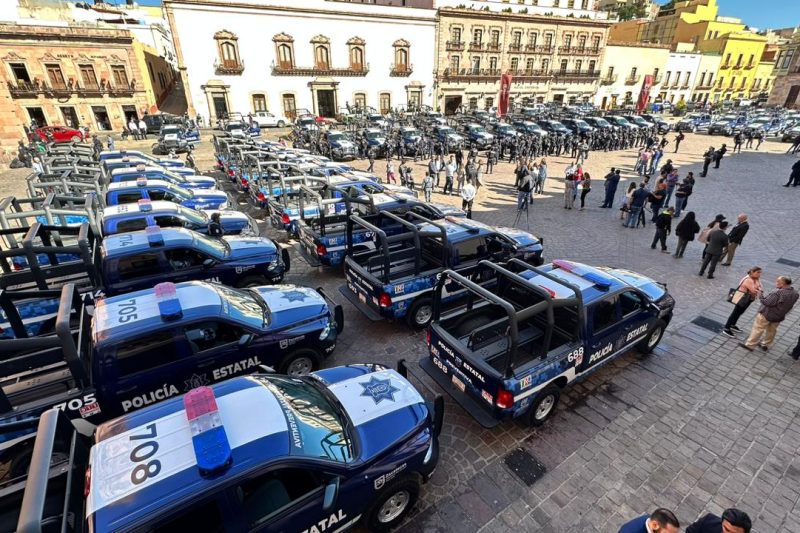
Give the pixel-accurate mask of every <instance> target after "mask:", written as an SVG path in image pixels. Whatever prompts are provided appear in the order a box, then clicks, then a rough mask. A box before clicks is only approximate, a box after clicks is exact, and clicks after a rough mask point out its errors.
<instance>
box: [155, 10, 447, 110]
mask: <svg viewBox="0 0 800 533" xmlns="http://www.w3.org/2000/svg"><path fill="white" fill-rule="evenodd" d="M412 5H423V6H424V5H426V4H425V3H421V2H413V3H412ZM399 6H400V2H396V3H395V6H385V5H375V4H371V5H365V4H361V3H355V2H354V3H350V2H328V1H325V0H304V1H303V2H297V1H295V0H249V1H242V2H235V3H234V2H229V1H226V0H165V1H164V9H165V11H166V14H167V19H168V20H169V23H170V27H171V29H172V35H173V36H174V39H175V46H176V51H177V55H178V63H179V68H180V69H181V72H182V76H183V81H184V87H185V88H186V89H187V92H188V96H189V100H190V105H193V110H190V113H192V112H196V113H197V114H199V115H201V116H203V117H207V118H209V119H210V120H211V123H213V122H214V121H215V120H216V119H217V118H218V117H220V116H224V115H225V114H227V113H230V112H241V113H248V112H254V111H269V112H272V113H274V114H275V115H282V116H285V117H288V118H290V119H291V118H294V117H295V116H296V115H297V114H298V113H301V112H310V113H314V114H316V115H321V116H325V117H334V116H336V115H337V114H339V113H340V112H341V111H342V110H344V109H345V108H346V107H347V106H348V105H349V106H351V107H352V106H361V107H372V108H375V109H377V110H379V111H381V112H388V111H390V110H392V109H396V108H398V107H405V106H412V107H413V106H419V105H430V104H431V101H432V100H431V91H432V84H433V70H434V65H433V63H434V57H435V54H434V50H435V46H434V35H435V25H436V17H435V15H436V12H435V11H434V10H433V9H429V8H425V7H399Z"/></svg>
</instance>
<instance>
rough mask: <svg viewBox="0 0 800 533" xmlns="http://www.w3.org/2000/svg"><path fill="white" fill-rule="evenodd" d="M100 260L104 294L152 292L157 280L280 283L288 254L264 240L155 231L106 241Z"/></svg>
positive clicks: (248, 284)
mask: <svg viewBox="0 0 800 533" xmlns="http://www.w3.org/2000/svg"><path fill="white" fill-rule="evenodd" d="M100 257H101V274H102V279H103V290H104V292H105V294H107V295H114V294H120V293H123V292H129V291H132V290H138V289H144V288H148V287H152V286H153V285H155V284H156V283H157V282H159V281H173V282H179V281H189V280H200V281H203V280H205V281H217V282H219V283H222V284H224V285H228V286H230V287H255V286H258V285H266V284H269V283H280V282H281V281H282V280H283V277H284V275H285V274H286V273H287V272H288V271H289V268H290V259H289V251H288V249H286V248H283V249H282V248H281V247H280V245H278V244H277V243H276V242H275V241H273V240H271V239H268V238H266V237H238V236H226V237H222V238H213V237H208V236H206V235H203V234H202V233H198V232H196V231H192V230H189V229H185V228H163V229H162V228H159V227H158V226H150V227H148V228H146V229H145V230H144V231H133V232H130V233H120V234H118V235H110V236H108V237H106V238H105V239H104V240H103V243H102V245H101V246H100Z"/></svg>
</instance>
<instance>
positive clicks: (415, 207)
mask: <svg viewBox="0 0 800 533" xmlns="http://www.w3.org/2000/svg"><path fill="white" fill-rule="evenodd" d="M337 189H338V192H337V194H335V195H334V198H331V199H324V198H322V196H320V195H319V194H317V193H316V192H315V191H312V190H310V189H308V188H306V187H301V205H304V204H305V203H306V202H310V203H312V204H315V205H317V206H318V208H317V212H318V213H319V214H318V215H317V216H306V215H305V214H302V212H301V215H300V218H299V219H298V220H297V236H298V240H299V241H300V243H299V247H298V250H299V252H300V255H302V256H303V259H305V260H306V262H307V263H308V264H309V265H311V266H313V267H318V266H322V265H325V266H332V267H337V266H339V265H341V264H342V263H344V257H345V255H346V251H347V250H346V249H347V235H348V234H347V224H348V220H349V218H350V215H351V214H357V215H359V216H361V217H362V218H363V219H364V220H366V221H367V222H370V223H373V224H378V225H381V224H386V225H382V226H380V227H381V229H383V230H384V231H385V232H386V234H387V235H391V234H393V233H394V232H398V233H399V232H401V231H402V230H403V226H401V225H399V224H396V223H394V222H393V221H392V220H391V219H388V218H386V217H383V218H380V217H375V215H376V214H377V213H379V212H381V211H388V212H391V213H395V214H397V215H400V216H403V215H405V213H407V212H409V211H411V212H413V213H416V214H418V215H420V216H423V217H425V218H427V219H431V220H439V219H441V218H445V217H448V216H452V217H464V216H466V213H464V211H462V210H461V209H458V208H456V207H453V206H451V205H447V204H437V203H427V202H422V201H419V200H417V199H415V198H412V197H408V196H405V195H396V194H386V193H374V194H367V193H364V194H361V193H360V191H352V190H350V191H348V190H346V189H342V188H337ZM353 192H356V194H352V193H353ZM342 198H343V199H344V201H345V206H346V207H345V212H344V213H338V211H337V212H336V213H335V214H334V213H330V210H329V209H328V206H330V205H331V204H333V203H337V202H341V201H342V200H341V199H342ZM303 211H305V210H303ZM329 213H330V214H329ZM350 235H351V238H352V240H353V249H354V250H356V251H358V250H361V249H362V248H364V247H366V248H371V247H374V243H373V234H372V232H371V231H369V230H366V229H365V228H363V227H361V226H357V227H354V228H353V231H352V233H351V234H350Z"/></svg>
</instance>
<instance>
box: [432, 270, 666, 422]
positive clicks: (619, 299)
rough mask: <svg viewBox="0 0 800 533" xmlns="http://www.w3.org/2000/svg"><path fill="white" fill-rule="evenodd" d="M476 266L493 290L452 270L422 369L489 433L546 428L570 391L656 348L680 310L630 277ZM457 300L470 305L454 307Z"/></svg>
mask: <svg viewBox="0 0 800 533" xmlns="http://www.w3.org/2000/svg"><path fill="white" fill-rule="evenodd" d="M480 266H481V267H483V268H484V269H488V270H490V271H491V272H492V276H491V279H493V281H494V283H493V284H492V286H491V287H488V286H487V285H486V284H485V283H479V282H476V280H474V279H469V278H468V277H467V276H464V275H462V274H461V273H458V272H455V271H453V270H448V271H446V272H444V273H443V274H442V276H441V277H440V278H439V280H438V283H437V285H436V291H435V296H434V298H433V320H432V321H431V324H430V329H429V333H428V343H429V357H428V358H426V359H423V360H422V361H421V362H420V365H421V366H422V368H423V369H424V370H425V371H426V372H427V373H428V374H429V375H430V376H431V377H432V378H433V379H434V380H435V381H436V382H437V383H438V384H439V385H440V386H441V387H442V388H443V389H444V390H446V391H447V392H448V393H449V394H450V395H451V396H452V397H453V399H455V400H456V402H458V403H459V404H460V405H461V406H462V407H463V408H464V409H465V410H466V411H467V412H468V413H469V414H471V415H472V416H473V417H474V418H475V419H476V420H477V421H478V422H479V423H480V424H481V425H483V426H484V427H487V428H489V427H493V426H496V425H498V424H499V423H500V422H501V421H502V420H504V419H508V418H515V419H520V420H523V421H525V422H526V423H528V424H530V425H533V426H537V425H540V424H542V423H543V422H544V421H545V420H546V419H547V418H548V417H549V416H551V415H552V414H553V412H554V411H555V409H556V405H557V404H558V400H559V397H560V394H561V391H562V390H563V389H564V388H565V387H567V386H568V385H570V384H571V383H573V382H575V381H576V380H579V379H582V378H584V377H586V376H587V375H589V374H591V373H592V372H594V371H595V370H596V369H597V368H599V367H600V366H602V365H604V364H605V363H607V362H609V361H611V360H613V359H614V358H616V357H618V356H619V355H621V354H623V353H625V352H627V351H629V350H631V349H636V350H639V351H641V352H644V353H648V352H651V351H652V350H653V349H655V347H656V346H657V345H658V343H659V341H660V340H661V336H662V335H663V334H664V330H665V329H666V327H667V325H668V324H669V323H670V320H671V319H672V312H673V308H674V307H675V301H674V299H673V298H672V296H670V295H669V293H668V292H667V289H666V286H665V285H663V284H661V283H657V282H656V281H653V280H652V279H650V278H647V277H644V276H641V275H639V274H636V273H634V272H630V271H628V270H622V269H615V268H599V267H591V266H587V265H584V264H581V263H576V262H573V261H564V260H554V261H553V262H552V263H550V264H548V265H544V266H542V267H539V268H537V267H534V266H532V265H530V264H527V263H525V262H522V261H519V260H517V259H512V260H511V261H509V262H508V263H507V264H505V265H499V264H496V263H491V262H489V261H481V264H480ZM454 291H466V292H467V293H468V294H469V296H468V297H467V298H463V299H461V300H460V301H458V302H456V303H455V304H453V303H451V302H448V301H447V298H446V296H447V294H450V293H452V292H454Z"/></svg>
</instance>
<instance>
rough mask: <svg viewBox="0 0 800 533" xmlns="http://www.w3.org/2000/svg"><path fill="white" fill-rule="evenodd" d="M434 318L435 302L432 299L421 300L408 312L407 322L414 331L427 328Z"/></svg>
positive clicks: (412, 305)
mask: <svg viewBox="0 0 800 533" xmlns="http://www.w3.org/2000/svg"><path fill="white" fill-rule="evenodd" d="M432 318H433V302H432V301H431V299H430V298H419V299H418V300H416V301H415V302H414V303H413V304H411V308H410V309H409V310H408V314H406V320H408V325H409V326H411V327H412V328H414V329H422V328H424V327H426V326H427V325H428V324H429V323H430V321H431V319H432Z"/></svg>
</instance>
